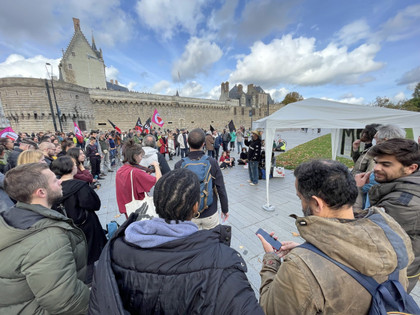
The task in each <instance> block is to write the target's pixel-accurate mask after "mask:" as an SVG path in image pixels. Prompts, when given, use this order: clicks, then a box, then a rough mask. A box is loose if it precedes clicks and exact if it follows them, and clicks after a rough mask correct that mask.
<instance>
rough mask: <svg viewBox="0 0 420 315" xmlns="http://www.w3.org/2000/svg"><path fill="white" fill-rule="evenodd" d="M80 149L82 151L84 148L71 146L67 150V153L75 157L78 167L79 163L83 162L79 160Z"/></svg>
mask: <svg viewBox="0 0 420 315" xmlns="http://www.w3.org/2000/svg"><path fill="white" fill-rule="evenodd" d="M80 151H82V149H80V148H78V147H76V148H70V149H68V150H67V153H66V155H68V156H70V157H72V158H73V159H75V160H76V165H77V167H79V165H80V164H81V163H82V162H80V161H79V155H80Z"/></svg>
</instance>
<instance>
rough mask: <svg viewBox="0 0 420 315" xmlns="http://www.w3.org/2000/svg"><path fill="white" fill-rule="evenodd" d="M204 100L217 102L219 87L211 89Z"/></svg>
mask: <svg viewBox="0 0 420 315" xmlns="http://www.w3.org/2000/svg"><path fill="white" fill-rule="evenodd" d="M206 98H210V99H213V100H218V99H219V98H220V85H216V86H215V87H214V88H212V89H211V90H210V92H209V93H208V95H207V97H206Z"/></svg>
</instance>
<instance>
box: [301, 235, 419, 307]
mask: <svg viewBox="0 0 420 315" xmlns="http://www.w3.org/2000/svg"><path fill="white" fill-rule="evenodd" d="M299 247H303V248H306V249H309V250H311V251H313V252H314V253H317V254H318V255H320V256H322V257H324V258H325V259H328V260H329V261H331V262H332V263H334V264H336V265H337V266H338V267H340V268H341V269H343V270H344V271H345V272H347V273H348V274H349V275H350V276H352V277H353V278H354V279H355V280H356V281H357V282H359V283H360V285H362V286H363V287H364V288H365V289H366V290H367V291H369V293H370V294H371V295H372V304H371V305H370V309H369V313H368V314H369V315H381V314H388V313H387V312H390V314H420V308H419V307H418V305H417V304H416V302H415V301H414V299H413V298H412V297H411V296H410V295H409V294H408V293H407V292H406V291H405V290H404V288H403V286H402V285H401V283H400V281H399V279H398V277H399V268H398V267H397V268H396V269H395V270H394V271H393V272H392V273H391V274H390V275H389V276H388V280H386V281H385V282H383V283H378V282H376V280H375V279H373V278H372V277H369V276H366V275H364V274H361V273H360V272H357V271H356V270H353V269H351V268H349V267H347V266H345V265H343V264H341V263H339V262H338V261H336V260H334V259H332V258H331V257H329V256H327V255H326V254H324V253H323V252H322V251H321V250H319V249H318V248H317V247H315V246H314V245H312V244H310V243H303V244H302V245H300V246H299ZM394 312H395V313H394ZM400 312H404V313H400Z"/></svg>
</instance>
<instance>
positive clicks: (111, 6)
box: [0, 0, 134, 49]
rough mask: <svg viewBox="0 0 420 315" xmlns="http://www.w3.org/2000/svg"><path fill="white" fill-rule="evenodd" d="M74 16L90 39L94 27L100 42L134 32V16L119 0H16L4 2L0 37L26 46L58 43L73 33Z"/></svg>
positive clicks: (114, 40)
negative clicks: (122, 6) (124, 8)
mask: <svg viewBox="0 0 420 315" xmlns="http://www.w3.org/2000/svg"><path fill="white" fill-rule="evenodd" d="M22 8H24V9H22ZM72 17H77V18H79V19H80V24H81V28H82V31H83V32H84V34H85V35H86V37H87V38H88V39H89V40H90V38H91V30H95V39H96V41H97V44H98V45H99V46H102V45H107V46H113V45H115V44H116V43H117V42H125V41H127V40H129V39H130V38H131V37H132V35H133V32H134V20H133V19H132V18H131V17H130V15H129V14H127V13H125V12H124V11H123V10H122V8H121V6H120V0H89V1H54V0H43V1H32V0H15V1H6V2H4V3H2V10H1V13H0V35H1V36H0V37H1V38H2V39H3V41H4V42H5V43H6V45H7V44H9V43H13V45H14V46H15V47H23V48H25V49H33V47H31V45H30V43H33V42H38V43H39V42H43V43H50V44H51V43H55V44H56V43H58V42H62V41H63V38H68V37H69V36H71V34H72V33H73V31H72V30H73V26H72ZM67 40H68V39H66V41H67ZM98 48H99V47H98Z"/></svg>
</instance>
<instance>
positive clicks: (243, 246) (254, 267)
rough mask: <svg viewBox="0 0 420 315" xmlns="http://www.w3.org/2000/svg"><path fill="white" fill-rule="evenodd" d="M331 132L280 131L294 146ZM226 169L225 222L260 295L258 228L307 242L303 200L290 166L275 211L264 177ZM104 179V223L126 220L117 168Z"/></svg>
mask: <svg viewBox="0 0 420 315" xmlns="http://www.w3.org/2000/svg"><path fill="white" fill-rule="evenodd" d="M327 133H329V130H324V129H323V130H322V131H321V133H320V134H317V133H316V131H315V130H311V129H309V130H308V132H307V133H304V132H301V131H300V130H286V131H282V132H279V133H277V134H281V137H282V138H283V139H285V140H286V141H287V149H291V148H293V147H295V146H297V145H299V144H302V143H305V142H307V141H310V140H312V139H314V138H316V137H319V136H321V135H325V134H327ZM279 154H281V153H279ZM233 156H234V157H235V158H237V157H238V154H237V153H236V152H235V153H234V154H233ZM177 161H179V157H175V159H174V160H173V161H169V166H170V167H171V169H173V166H174V164H175V163H176V162H177ZM222 172H223V175H224V180H225V185H226V190H227V193H228V198H229V219H228V220H227V221H226V222H225V223H224V224H228V225H230V226H232V241H231V247H232V248H234V249H235V250H237V251H238V252H239V253H241V255H242V256H243V258H244V259H245V261H246V263H247V266H248V272H247V276H248V279H249V281H250V283H251V285H252V287H253V289H254V290H255V292H256V294H257V297H258V296H259V294H258V292H259V287H260V282H261V281H260V275H259V271H260V269H261V261H262V257H263V254H264V251H263V248H262V246H261V242H260V240H259V239H258V238H257V236H256V235H255V232H256V231H257V230H258V229H259V228H263V229H265V230H266V231H268V232H271V231H273V232H275V233H276V235H278V237H279V240H280V241H281V240H292V241H296V242H303V240H302V239H301V238H300V237H299V235H298V231H297V228H296V226H295V220H294V219H293V218H291V217H289V215H290V214H297V215H302V210H301V204H300V201H299V199H298V197H297V196H296V191H295V187H294V176H293V172H292V171H288V170H286V177H285V178H272V179H270V190H269V191H270V204H272V205H273V206H274V207H275V210H274V211H272V212H267V211H264V210H263V209H262V206H263V205H265V204H266V182H265V180H260V181H259V182H258V185H256V186H250V185H249V184H248V183H247V180H248V170H246V169H244V168H243V166H235V167H233V168H231V169H225V170H223V171H222ZM101 183H102V187H101V188H100V189H99V190H97V192H98V195H99V196H100V198H101V200H102V207H101V209H100V211H98V216H99V219H100V221H101V223H102V224H103V225H105V224H106V223H107V222H109V221H111V220H116V221H117V222H119V223H122V222H123V221H124V220H125V216H124V215H119V212H118V207H117V201H116V196H115V172H114V173H108V176H107V177H106V179H105V180H103V181H101ZM219 210H220V204H219ZM412 296H413V297H414V298H415V300H416V302H417V303H418V304H420V286H419V285H417V286H416V288H415V289H414V290H413V292H412Z"/></svg>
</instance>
